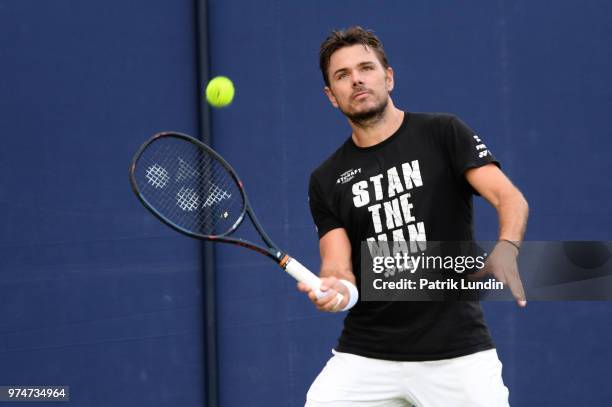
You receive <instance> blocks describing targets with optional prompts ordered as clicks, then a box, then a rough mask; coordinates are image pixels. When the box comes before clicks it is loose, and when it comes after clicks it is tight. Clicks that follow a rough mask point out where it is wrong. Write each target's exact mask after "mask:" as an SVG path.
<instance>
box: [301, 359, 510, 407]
mask: <svg viewBox="0 0 612 407" xmlns="http://www.w3.org/2000/svg"><path fill="white" fill-rule="evenodd" d="M332 352H333V354H334V356H332V358H331V359H330V360H329V361H328V362H327V365H325V367H324V368H323V371H321V373H320V374H319V376H318V377H317V378H316V379H315V381H314V383H313V384H312V386H310V390H309V391H308V395H307V396H306V407H409V406H416V407H450V406H452V407H481V406H482V407H508V406H509V404H508V388H507V387H506V386H505V385H504V382H503V380H502V375H501V371H502V364H501V362H500V361H499V358H498V357H497V352H496V350H495V349H489V350H486V351H482V352H477V353H474V354H471V355H467V356H461V357H457V358H453V359H444V360H435V361H427V362H394V361H389V360H380V359H371V358H366V357H363V356H357V355H353V354H350V353H342V352H336V351H332Z"/></svg>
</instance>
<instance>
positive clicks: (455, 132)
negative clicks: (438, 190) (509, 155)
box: [445, 116, 501, 177]
mask: <svg viewBox="0 0 612 407" xmlns="http://www.w3.org/2000/svg"><path fill="white" fill-rule="evenodd" d="M445 136H446V137H445V139H446V140H447V147H448V150H449V153H450V158H451V163H452V166H453V171H454V172H455V174H456V175H457V176H459V177H463V175H464V173H465V172H466V171H467V170H469V169H470V168H477V167H482V166H483V165H486V164H490V163H493V164H495V165H497V166H498V167H501V165H500V164H499V161H497V159H496V158H495V156H494V155H493V153H492V152H491V150H489V148H488V147H487V146H486V144H485V143H484V141H483V140H482V139H481V138H480V136H479V135H477V134H476V132H475V131H474V130H472V129H471V128H470V127H469V126H468V125H467V124H465V123H464V122H463V121H461V119H459V118H458V117H455V116H451V118H450V120H449V123H448V126H447V134H446V135H445Z"/></svg>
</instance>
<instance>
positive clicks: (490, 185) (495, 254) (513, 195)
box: [465, 164, 529, 307]
mask: <svg viewBox="0 0 612 407" xmlns="http://www.w3.org/2000/svg"><path fill="white" fill-rule="evenodd" d="M465 178H466V179H467V181H468V182H469V183H470V185H471V186H472V187H473V188H474V189H475V190H476V191H478V193H479V194H480V195H481V196H482V197H483V198H485V199H486V200H487V201H488V202H489V203H490V204H491V205H492V206H493V207H494V208H495V209H496V210H497V215H498V218H499V239H498V240H499V241H498V243H497V245H496V246H495V248H494V249H493V251H492V252H491V254H490V255H489V258H488V259H487V264H486V265H485V271H486V272H488V273H490V274H492V275H493V276H494V277H495V278H496V279H497V280H499V281H501V282H503V283H504V284H506V285H507V286H508V287H509V288H510V291H511V292H512V295H513V296H514V298H515V299H516V300H517V303H518V304H519V306H521V307H524V306H525V305H527V301H526V299H525V291H524V289H523V284H522V282H521V279H520V276H519V273H518V267H517V263H516V257H517V256H518V251H519V248H520V246H521V243H522V241H523V236H524V235H525V229H526V227H527V217H528V215H529V205H528V204H527V201H526V200H525V197H523V194H522V193H521V191H519V190H518V188H516V187H515V186H514V185H513V184H512V182H511V181H510V180H509V179H508V177H506V175H505V174H504V173H503V172H502V171H501V170H500V169H499V168H498V167H497V166H496V165H494V164H487V165H484V166H482V167H477V168H471V169H469V170H467V171H466V172H465Z"/></svg>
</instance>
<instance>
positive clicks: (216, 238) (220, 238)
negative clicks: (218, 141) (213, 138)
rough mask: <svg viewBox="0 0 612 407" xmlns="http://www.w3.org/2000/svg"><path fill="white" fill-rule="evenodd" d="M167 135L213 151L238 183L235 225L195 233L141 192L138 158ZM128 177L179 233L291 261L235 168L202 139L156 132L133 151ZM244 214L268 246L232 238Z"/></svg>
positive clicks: (159, 216) (151, 209)
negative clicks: (260, 217)
mask: <svg viewBox="0 0 612 407" xmlns="http://www.w3.org/2000/svg"><path fill="white" fill-rule="evenodd" d="M164 137H171V138H179V139H183V140H185V141H188V142H190V143H192V144H194V145H195V146H197V147H198V148H201V149H203V150H205V151H206V153H207V154H210V155H211V156H212V157H213V158H214V159H215V160H217V161H218V162H219V163H220V164H221V165H222V166H223V167H224V168H225V169H226V170H227V171H228V173H229V174H230V176H231V177H232V179H233V180H234V181H235V182H236V185H237V186H238V189H239V191H240V194H241V195H242V202H243V205H242V209H241V213H240V215H239V216H238V219H237V220H236V222H234V224H233V225H232V226H231V227H230V228H229V229H228V230H227V231H226V232H224V233H222V234H219V235H203V234H200V233H195V232H193V231H191V230H188V229H185V228H183V227H181V226H179V225H177V224H176V223H174V222H172V221H171V220H170V219H168V218H167V217H166V216H164V215H163V214H162V213H161V212H159V211H158V210H157V209H155V207H154V206H153V205H151V204H150V203H149V201H148V200H147V199H146V198H145V197H144V196H143V195H142V194H141V193H140V189H139V188H138V184H137V181H136V166H137V165H138V161H139V160H140V157H141V156H142V154H143V153H144V151H145V150H146V149H147V147H149V145H151V144H152V143H154V142H155V141H157V140H159V139H161V138H164ZM129 178H130V184H131V186H132V191H134V194H135V195H136V197H137V198H138V200H140V202H141V203H142V204H143V206H144V207H145V208H147V210H148V211H149V212H151V213H152V214H153V215H154V216H155V217H156V218H157V219H159V220H160V221H161V222H163V223H165V224H166V225H168V226H170V227H171V228H173V229H174V230H176V231H177V232H180V233H182V234H184V235H187V236H189V237H194V238H196V239H202V240H208V241H211V242H223V243H231V244H235V245H238V246H242V247H246V248H247V249H251V250H255V251H257V252H259V253H261V254H264V255H266V256H268V257H269V258H271V259H272V260H274V261H275V262H276V263H278V264H279V265H281V267H283V268H284V264H283V263H286V262H287V261H288V256H287V254H286V253H283V252H282V251H280V250H279V249H278V246H276V244H274V242H273V241H272V239H270V237H269V236H268V235H267V234H266V232H265V231H264V230H263V227H262V226H261V224H260V223H259V221H258V220H257V217H256V216H255V213H254V212H253V209H252V208H251V204H250V202H249V199H248V197H247V194H246V191H245V189H244V185H243V183H242V181H241V180H240V178H239V177H238V174H237V173H236V171H235V170H234V169H233V168H232V166H231V165H230V164H229V163H228V162H227V161H226V160H225V159H224V158H223V157H221V155H219V154H218V153H217V152H216V151H215V150H213V149H212V148H210V147H209V146H207V145H206V144H204V143H202V142H201V141H200V140H198V139H196V138H194V137H192V136H189V135H187V134H184V133H179V132H174V131H164V132H160V133H157V134H155V135H154V136H153V137H151V138H150V139H149V140H147V141H145V142H144V143H143V144H142V145H141V146H140V148H139V149H138V150H137V151H136V153H135V154H134V157H133V158H132V162H131V163H130V167H129ZM245 215H247V216H248V217H249V218H250V219H251V222H252V223H253V226H254V227H255V230H257V233H259V235H260V237H261V238H262V240H263V241H264V242H265V243H266V245H268V247H267V248H266V247H263V246H260V245H258V244H255V243H253V242H251V241H249V240H246V239H242V238H235V237H231V235H232V234H233V233H234V232H235V231H236V230H237V229H238V227H239V226H240V224H241V223H242V222H243V221H244V218H245Z"/></svg>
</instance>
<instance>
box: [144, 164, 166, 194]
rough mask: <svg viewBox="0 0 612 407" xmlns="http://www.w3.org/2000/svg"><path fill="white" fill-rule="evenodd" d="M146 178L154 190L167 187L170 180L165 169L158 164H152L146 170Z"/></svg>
mask: <svg viewBox="0 0 612 407" xmlns="http://www.w3.org/2000/svg"><path fill="white" fill-rule="evenodd" d="M146 177H147V182H148V183H149V184H151V185H153V186H154V187H155V188H163V187H165V186H166V185H168V181H169V180H170V176H169V175H168V171H166V169H165V168H164V167H162V166H161V165H159V164H153V165H152V166H150V167H149V168H147V173H146Z"/></svg>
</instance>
